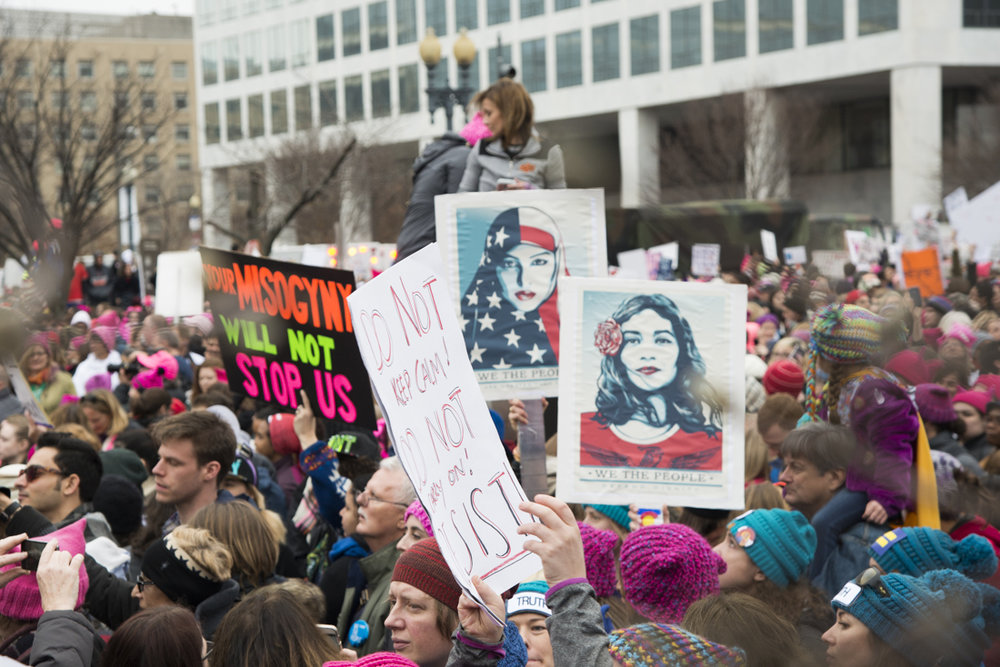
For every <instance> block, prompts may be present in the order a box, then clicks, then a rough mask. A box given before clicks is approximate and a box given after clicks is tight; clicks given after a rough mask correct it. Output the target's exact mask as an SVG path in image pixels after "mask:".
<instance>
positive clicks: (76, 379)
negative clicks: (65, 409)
mask: <svg viewBox="0 0 1000 667" xmlns="http://www.w3.org/2000/svg"><path fill="white" fill-rule="evenodd" d="M121 363H122V355H121V354H119V353H118V350H111V351H110V352H108V356H107V358H106V359H98V358H97V357H96V356H94V353H93V352H91V353H90V354H88V355H87V358H86V359H84V360H83V361H81V362H80V363H79V364H77V365H76V370H75V371H73V386H74V387H76V394H77V396H83V395H84V394H86V393H87V380H89V379H90V378H92V377H94V376H95V375H110V376H111V377H110V380H111V384H112V386H116V385H117V384H118V383H117V382H116V381H115V380H116V377H115V376H116V375H117V373H115V374H114V375H111V374H110V373H108V364H114V365H115V366H121Z"/></svg>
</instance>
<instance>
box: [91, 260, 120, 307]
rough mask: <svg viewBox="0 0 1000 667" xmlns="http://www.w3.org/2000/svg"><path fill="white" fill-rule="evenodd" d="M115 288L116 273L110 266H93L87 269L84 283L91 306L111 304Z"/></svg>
mask: <svg viewBox="0 0 1000 667" xmlns="http://www.w3.org/2000/svg"><path fill="white" fill-rule="evenodd" d="M114 286H115V272H114V271H113V270H112V269H111V267H110V266H104V265H103V264H102V265H101V266H92V267H90V268H89V269H87V278H86V280H85V281H84V288H83V289H84V292H85V293H86V296H87V300H88V301H89V302H90V303H91V304H98V303H102V302H109V303H110V302H111V293H112V290H113V289H114Z"/></svg>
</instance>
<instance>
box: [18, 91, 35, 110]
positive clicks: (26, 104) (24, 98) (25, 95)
mask: <svg viewBox="0 0 1000 667" xmlns="http://www.w3.org/2000/svg"><path fill="white" fill-rule="evenodd" d="M17 108H18V109H21V110H22V111H27V110H30V109H34V108H35V94H34V93H33V92H31V91H30V90H19V91H17Z"/></svg>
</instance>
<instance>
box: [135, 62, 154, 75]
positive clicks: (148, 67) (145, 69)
mask: <svg viewBox="0 0 1000 667" xmlns="http://www.w3.org/2000/svg"><path fill="white" fill-rule="evenodd" d="M137 71H138V72H139V76H140V77H142V78H143V79H152V78H153V77H155V76H156V64H155V63H153V61H152V60H141V61H139V67H138V68H137Z"/></svg>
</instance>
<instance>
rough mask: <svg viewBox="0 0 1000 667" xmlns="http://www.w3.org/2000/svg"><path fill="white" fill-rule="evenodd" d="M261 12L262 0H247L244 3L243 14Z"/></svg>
mask: <svg viewBox="0 0 1000 667" xmlns="http://www.w3.org/2000/svg"><path fill="white" fill-rule="evenodd" d="M258 12H260V0H246V2H244V3H243V15H244V16H251V15H253V14H257V13H258Z"/></svg>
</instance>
